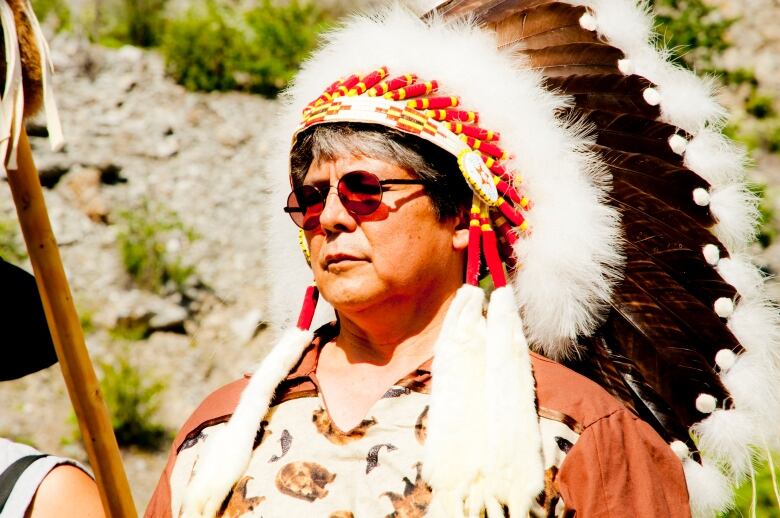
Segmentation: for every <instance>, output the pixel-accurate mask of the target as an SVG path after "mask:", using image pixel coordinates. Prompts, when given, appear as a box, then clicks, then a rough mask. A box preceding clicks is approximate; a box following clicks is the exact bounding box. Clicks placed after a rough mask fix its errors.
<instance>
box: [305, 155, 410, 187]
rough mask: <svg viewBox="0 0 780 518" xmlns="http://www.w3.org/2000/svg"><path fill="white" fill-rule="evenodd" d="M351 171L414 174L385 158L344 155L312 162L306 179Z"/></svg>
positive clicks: (401, 175)
mask: <svg viewBox="0 0 780 518" xmlns="http://www.w3.org/2000/svg"><path fill="white" fill-rule="evenodd" d="M350 171H368V172H369V173H373V174H375V175H376V176H378V177H380V178H383V177H385V176H388V177H389V176H392V177H393V178H398V177H403V176H412V175H410V174H409V172H408V171H406V169H404V168H402V167H401V166H400V165H399V164H397V163H394V162H392V161H388V160H386V159H383V158H373V157H369V156H365V155H343V156H337V157H335V158H327V159H324V158H323V159H320V160H318V161H317V162H312V164H311V165H310V166H309V170H308V172H307V173H306V177H305V178H304V181H305V182H306V183H310V182H312V181H317V180H328V179H329V178H330V176H331V175H334V174H335V176H336V177H341V176H343V175H344V174H346V173H348V172H350Z"/></svg>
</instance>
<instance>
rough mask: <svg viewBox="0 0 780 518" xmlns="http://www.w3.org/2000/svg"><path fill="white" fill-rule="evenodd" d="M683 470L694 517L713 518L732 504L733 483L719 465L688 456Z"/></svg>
mask: <svg viewBox="0 0 780 518" xmlns="http://www.w3.org/2000/svg"><path fill="white" fill-rule="evenodd" d="M683 470H684V471H685V482H686V483H687V485H688V496H689V498H690V502H691V515H692V517H693V518H713V517H714V516H717V515H718V513H721V512H723V511H725V510H727V509H728V508H729V507H730V506H731V498H732V489H731V485H730V484H729V480H728V478H726V476H725V475H724V474H723V473H721V471H720V470H719V469H718V468H717V467H715V466H712V465H710V464H709V463H705V464H704V465H702V464H699V463H698V462H696V461H695V460H693V459H691V458H688V459H685V460H684V461H683Z"/></svg>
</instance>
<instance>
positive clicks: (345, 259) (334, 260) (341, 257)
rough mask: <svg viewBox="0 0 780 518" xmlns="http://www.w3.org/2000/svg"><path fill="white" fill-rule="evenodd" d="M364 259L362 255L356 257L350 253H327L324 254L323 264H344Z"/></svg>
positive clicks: (328, 265) (327, 265)
mask: <svg viewBox="0 0 780 518" xmlns="http://www.w3.org/2000/svg"><path fill="white" fill-rule="evenodd" d="M363 261H365V259H364V258H362V257H357V256H354V255H350V254H329V255H326V256H325V266H326V267H330V266H346V265H348V264H351V263H355V262H363Z"/></svg>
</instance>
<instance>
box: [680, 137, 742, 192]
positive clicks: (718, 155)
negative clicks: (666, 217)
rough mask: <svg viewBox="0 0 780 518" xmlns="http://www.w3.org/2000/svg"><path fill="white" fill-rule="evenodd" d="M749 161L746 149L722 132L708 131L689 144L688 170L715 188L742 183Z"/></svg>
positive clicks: (686, 160)
mask: <svg viewBox="0 0 780 518" xmlns="http://www.w3.org/2000/svg"><path fill="white" fill-rule="evenodd" d="M746 161H747V158H746V155H745V150H744V148H742V147H740V146H738V145H737V144H735V143H734V142H732V141H731V140H729V139H728V138H726V137H725V136H723V135H722V134H721V133H719V132H715V131H713V130H711V129H705V130H702V131H700V132H699V133H698V134H696V136H695V137H693V139H691V140H690V141H689V142H688V147H687V149H686V150H685V160H684V163H685V166H686V167H687V168H688V169H690V170H691V171H693V172H695V173H696V174H698V175H699V176H701V177H702V178H704V179H705V180H707V181H708V182H709V183H710V184H712V185H713V186H714V187H719V186H722V185H728V184H731V183H733V182H740V181H742V180H743V178H744V174H745V163H746Z"/></svg>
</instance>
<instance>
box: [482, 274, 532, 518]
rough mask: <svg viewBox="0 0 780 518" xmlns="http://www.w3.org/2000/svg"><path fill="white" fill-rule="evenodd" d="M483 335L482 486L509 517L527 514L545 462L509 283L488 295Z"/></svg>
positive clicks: (525, 348) (527, 362)
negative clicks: (484, 421)
mask: <svg viewBox="0 0 780 518" xmlns="http://www.w3.org/2000/svg"><path fill="white" fill-rule="evenodd" d="M487 337H488V338H487V344H486V349H487V352H486V368H485V370H486V372H489V373H490V375H489V376H486V380H485V381H486V390H485V396H486V399H485V405H486V407H487V423H488V434H487V439H488V441H487V445H488V447H487V455H486V467H485V488H486V492H487V493H488V494H489V495H492V496H494V497H495V500H497V501H498V503H500V504H503V505H505V506H507V507H508V509H509V516H526V515H527V514H528V511H529V507H530V504H531V502H533V501H534V498H536V496H537V495H538V494H539V493H540V492H541V491H542V490H543V489H544V461H543V459H542V440H541V433H540V430H539V419H538V417H537V414H536V406H535V400H536V397H535V390H534V383H535V382H534V377H533V373H532V372H531V358H530V356H529V354H528V343H527V342H526V339H525V336H524V334H523V324H522V322H521V321H520V316H519V314H518V309H517V304H516V302H515V298H514V294H513V293H512V288H511V287H509V286H505V287H503V288H498V289H496V290H495V291H493V293H492V294H491V296H490V305H489V306H488V314H487ZM499 516H503V513H502V514H501V515H499Z"/></svg>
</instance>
